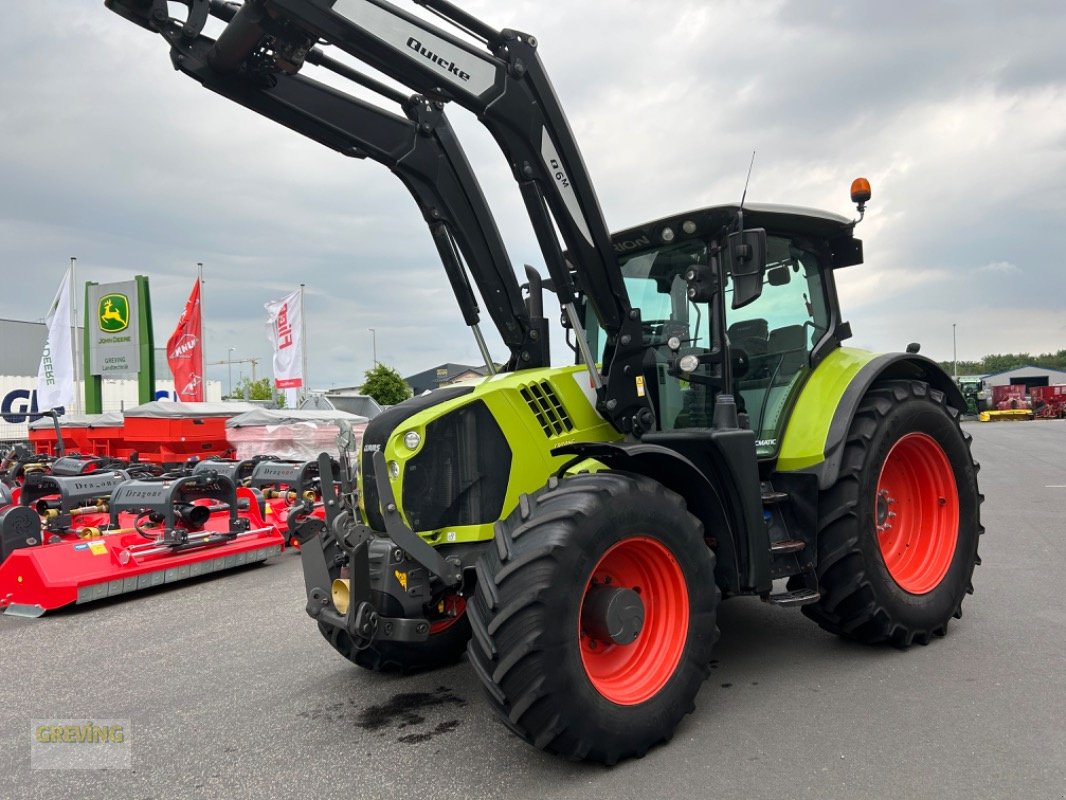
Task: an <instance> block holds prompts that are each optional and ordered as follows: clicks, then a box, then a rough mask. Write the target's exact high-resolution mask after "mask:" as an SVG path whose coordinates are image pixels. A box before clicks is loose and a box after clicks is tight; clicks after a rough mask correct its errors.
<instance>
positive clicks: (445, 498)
mask: <svg viewBox="0 0 1066 800" xmlns="http://www.w3.org/2000/svg"><path fill="white" fill-rule="evenodd" d="M510 474H511V448H510V447H509V446H508V444H507V439H506V438H505V437H504V435H503V431H502V430H500V426H499V425H498V424H497V423H496V420H495V419H494V418H493V416H492V413H491V412H490V411H489V409H488V407H487V406H486V405H485V404H484V403H483V402H481V401H480V400H477V401H474V402H471V403H468V404H467V405H465V406H462V407H460V408H457V409H455V410H454V411H452V412H451V413H449V414H445V415H444V416H443V417H440V418H439V419H436V420H434V421H433V422H431V423H429V425H427V426H426V436H425V442H424V444H423V445H422V449H421V450H420V451H419V452H418V454H417V455H415V456H414V457H412V458H411V459H410V460H409V461H408V462H407V467H406V468H405V470H404V478H403V510H404V513H406V514H407V519H408V521H409V522H410V523H411V527H412V528H414V529H415V530H416V531H429V530H434V529H438V528H444V527H448V526H453V525H483V524H485V523H489V522H494V521H496V520H497V519H499V517H500V514H501V513H502V511H503V501H504V498H505V496H506V494H507V482H508V479H509V478H510Z"/></svg>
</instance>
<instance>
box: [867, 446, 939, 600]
mask: <svg viewBox="0 0 1066 800" xmlns="http://www.w3.org/2000/svg"><path fill="white" fill-rule="evenodd" d="M874 525H875V526H876V530H877V541H878V544H879V545H880V546H881V555H882V557H883V558H884V560H885V566H886V567H888V572H889V574H890V575H891V576H892V579H893V580H895V582H896V583H897V584H898V585H899V587H900V588H901V589H903V590H904V591H906V592H910V593H911V594H926V593H928V592H931V591H932V590H933V589H935V588H936V587H937V586H938V585H939V584H940V581H942V580H943V579H944V576H945V575H946V574H947V572H948V568H949V567H950V566H951V561H952V559H953V558H954V556H955V546H956V544H957V543H958V539H959V493H958V487H957V486H956V484H955V473H954V471H953V470H952V469H951V463H950V462H949V461H948V457H947V454H945V453H944V449H943V448H942V447H941V446H940V445H939V444H938V443H937V442H936V440H935V439H933V438H932V437H931V436H928V435H926V434H924V433H909V434H907V435H906V436H903V437H902V438H900V439H899V441H897V442H896V443H895V444H894V445H892V449H891V450H889V452H888V457H887V458H886V459H885V464H884V466H883V467H882V468H881V475H880V477H879V478H878V480H877V493H876V495H875V497H874Z"/></svg>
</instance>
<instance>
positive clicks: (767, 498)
mask: <svg viewBox="0 0 1066 800" xmlns="http://www.w3.org/2000/svg"><path fill="white" fill-rule="evenodd" d="M788 498H789V494H788V492H775V491H774V490H772V489H771V490H770V491H768V492H763V493H762V504H763V505H764V506H772V505H776V504H777V503H783V502H785V501H786V500H788Z"/></svg>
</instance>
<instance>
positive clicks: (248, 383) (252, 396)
mask: <svg viewBox="0 0 1066 800" xmlns="http://www.w3.org/2000/svg"><path fill="white" fill-rule="evenodd" d="M271 384H272V382H271V380H270V378H260V379H259V380H257V381H253V380H252V379H251V378H249V377H247V376H246V377H243V378H241V379H240V380H239V381H237V385H236V386H234V387H233V394H232V395H230V398H231V399H232V398H240V399H241V400H273V401H274V402H275V403H276V404H277V407H278V408H284V407H285V394H284V393H283V392H277V391H275V390H274V387H273V386H272V385H271Z"/></svg>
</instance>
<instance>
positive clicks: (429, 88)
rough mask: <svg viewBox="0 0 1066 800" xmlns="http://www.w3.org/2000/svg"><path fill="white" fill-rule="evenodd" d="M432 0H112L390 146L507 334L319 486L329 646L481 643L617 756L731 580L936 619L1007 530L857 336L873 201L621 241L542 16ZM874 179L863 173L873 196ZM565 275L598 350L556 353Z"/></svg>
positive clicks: (403, 663) (535, 716)
mask: <svg viewBox="0 0 1066 800" xmlns="http://www.w3.org/2000/svg"><path fill="white" fill-rule="evenodd" d="M416 1H417V2H418V3H419V4H420V5H423V6H426V7H427V8H429V9H430V10H432V11H434V12H435V13H436V14H438V15H439V16H440V17H442V18H444V19H445V20H447V21H449V22H451V23H453V24H454V25H456V27H457V28H459V29H461V31H463V32H464V36H456V35H452V34H451V33H448V32H446V31H444V30H441V29H439V28H437V27H436V26H434V25H431V24H429V23H427V22H426V21H425V20H423V19H421V18H418V17H415V16H413V15H410V14H408V13H406V12H404V11H402V10H400V9H398V8H396V7H395V6H393V5H391V4H390V3H388V2H385V0H248V1H247V2H245V3H244V4H243V5H242V6H236V5H234V4H228V3H223V2H218V1H217V0H210V2H207V0H187V3H186V4H187V5H188V7H189V12H188V15H187V18H186V19H183V20H182V19H173V18H171V17H170V16H169V15H168V11H167V4H166V3H164V2H162V1H161V0H108V1H107V5H108V6H109V7H110V8H111V9H112V10H114V11H116V12H118V13H119V14H121V15H122V16H124V17H125V18H127V19H129V20H131V21H133V22H136V23H137V24H139V25H142V26H143V27H145V28H148V29H150V30H153V31H156V32H158V33H161V34H162V35H163V36H164V38H165V39H166V40H167V41H168V43H169V44H170V46H171V57H172V60H173V63H174V65H175V67H176V68H178V69H179V70H181V71H183V72H185V73H186V74H188V75H190V76H191V77H193V78H195V79H196V80H198V81H199V82H201V83H202V84H203V85H204V86H205V87H207V88H209V89H211V90H213V91H215V92H217V93H219V94H222V95H223V96H226V97H229V98H230V99H233V100H235V101H237V102H239V103H241V104H243V105H246V106H248V107H249V108H252V109H253V110H255V111H257V112H259V113H260V114H263V115H265V116H267V117H269V118H271V119H274V120H276V121H278V122H280V123H282V124H284V125H286V126H288V127H290V128H293V129H295V130H296V131H298V132H300V133H303V134H304V135H307V136H309V137H311V138H313V139H315V140H316V141H319V142H321V143H323V144H326V145H327V146H329V147H332V148H334V149H336V150H338V151H340V152H342V153H345V154H347V155H354V156H361V157H369V158H372V159H373V160H376V161H379V162H381V163H384V164H386V165H387V166H389V167H390V169H392V170H393V171H394V172H395V173H396V174H397V176H398V177H400V179H401V180H402V181H404V183H405V185H407V187H408V188H409V189H410V190H411V192H412V195H413V196H414V197H415V200H416V202H418V204H419V206H420V208H421V210H422V211H423V215H424V216H425V218H426V221H427V223H429V225H430V228H431V232H432V233H433V237H434V241H435V242H436V243H437V245H438V250H439V251H440V253H441V257H442V261H443V263H444V266H445V269H446V270H447V271H448V275H449V277H450V279H451V282H452V286H453V288H454V290H455V292H456V295H457V298H458V299H459V302H460V306H461V308H462V310H463V314H464V317H465V319H466V321H467V323H468V324H470V325H471V326H472V328H473V329H474V333H475V335H476V336H477V338H478V341H479V342H482V339H481V336H480V333H479V331H478V329H477V306H476V303H475V302H474V300H473V295H472V292H471V289H470V285H469V281H468V277H472V278H473V281H474V283H475V284H476V285H477V286H478V288H479V290H480V292H481V296H482V299H483V300H484V302H485V305H486V307H487V309H488V310H489V312H490V315H491V316H492V319H493V322H494V323H495V324H496V325H497V327H498V328H499V330H500V332H501V336H502V337H503V339H504V342H505V343H506V344H507V346H508V347H509V348H510V351H511V358H510V360H509V362H508V364H507V369H506V370H504V371H503V372H502V373H501V374H494V375H491V376H490V377H488V378H486V379H485V380H483V381H481V382H479V383H477V384H468V385H463V386H454V387H445V388H441V389H438V390H437V391H434V392H432V393H430V394H428V395H424V396H421V397H417V398H414V399H412V400H409V401H407V402H404V403H401V404H400V405H398V406H395V407H393V408H391V409H389V410H388V411H387V412H386V413H384V414H382V415H380V416H379V417H377V418H375V419H374V420H372V421H371V422H370V423H369V425H368V426H367V428H366V431H365V433H364V438H363V442H362V450H361V472H360V476H359V482H358V485H357V487H356V489H355V491H354V498H355V499H354V502H346V497H345V495H344V494H343V493H342V494H339V495H338V494H337V493H336V492H335V491H334V490H333V489H332V484H330V482H328V481H324V482H323V483H324V486H325V487H326V489H325V491H326V499H325V503H326V512H327V520H326V522H324V523H323V522H318V523H315V522H311V523H308V524H305V525H304V526H303V527H301V533H302V538H303V568H304V576H305V584H306V591H307V611H308V613H309V614H310V616H311V617H312V618H313V619H314V620H315V621H316V622H317V624H318V626H319V628H320V630H321V631H322V633H323V635H324V636H325V637H326V639H327V640H328V641H329V642H330V644H331V645H332V646H333V647H334V648H335V649H336V650H337V651H338V652H340V653H341V654H342V655H344V656H345V657H346V658H348V659H350V660H351V661H353V662H355V663H356V664H359V665H360V666H363V667H367V668H370V669H389V668H392V669H401V670H408V669H418V668H427V667H432V666H438V665H441V664H446V663H449V662H451V661H453V660H455V659H457V658H458V657H459V656H460V655H461V654H462V653H463V651H464V648H465V649H466V651H467V652H468V654H469V661H470V664H471V666H472V667H473V669H474V671H475V672H476V673H477V675H478V677H479V678H480V680H481V682H482V683H483V684H484V687H485V689H486V691H487V695H488V698H489V701H490V703H491V704H492V705H493V706H494V707H495V709H496V710H497V711H498V712H499V713H500V715H501V717H502V719H503V720H504V721H505V722H506V724H507V725H508V726H509V727H510V728H511V729H512V730H514V731H515V732H516V733H517V734H518V735H519V736H521V737H522V738H524V739H526V740H527V741H529V742H531V743H532V744H534V745H536V746H537V747H540V748H544V749H546V750H549V751H551V752H554V753H558V754H561V755H564V756H567V757H571V758H579V759H591V760H598V761H603V762H607V763H613V762H616V761H617V760H619V759H621V758H626V757H630V756H639V755H642V754H643V753H644V752H646V751H647V749H648V748H649V747H651V746H652V745H654V744H656V743H657V742H659V741H662V740H664V739H668V738H669V737H670V736H671V735H672V733H673V731H674V729H675V728H676V726H677V725H678V723H679V722H680V721H681V719H682V717H683V716H684V715H685V714H686V713H688V712H689V711H691V710H692V708H693V704H694V698H695V696H696V694H697V692H698V691H699V688H700V686H701V684H702V682H703V680H704V678H705V677H706V675H707V674H708V669H709V663H710V661H711V656H712V650H713V647H714V643H715V640H716V639H717V636H718V633H717V628H716V612H717V608H718V604H719V601H720V599H721V598H722V597H730V596H738V595H755V596H759V597H761V598H763V599H764V600H766V601H768V602H770V603H774V604H777V605H781V606H799V607H801V609H802V611H803V613H804V614H806V615H807V616H808V617H810V618H811V619H813V620H814V621H815V622H817V623H818V624H819V625H821V626H822V627H823V628H825V629H826V630H828V631H831V632H833V633H836V634H839V635H841V636H845V637H848V638H851V639H855V640H858V641H861V642H868V643H890V644H893V645H896V646H899V647H907V646H909V645H911V644H912V643H913V642H919V643H922V644H925V643H927V642H928V641H929V640H930V639H931V638H932V637H934V636H939V635H943V634H944V633H945V632H946V630H947V626H948V622H949V620H950V619H951V618H952V617H958V616H959V615H960V614H961V605H962V601H963V599H964V596H965V595H966V593H967V592H970V591H972V587H971V576H972V573H973V569H974V566H975V564H976V563H977V562H978V558H977V545H978V537H979V535H980V533H981V532H982V528H981V525H980V521H979V504H980V501H981V496H980V494H979V493H978V489H977V480H976V473H977V465H976V464H975V463H974V462H973V460H972V458H971V455H970V447H969V437H968V436H967V435H966V434H965V433H964V432H963V431H962V429H961V427H960V425H959V417H960V412H961V411H962V410H963V409H964V408H965V406H964V403H963V399H962V397H961V395H960V393H959V391H958V389H957V388H956V387H955V385H954V384H953V383H952V381H951V379H950V378H949V377H948V376H947V375H945V374H944V373H943V372H942V371H941V370H940V369H939V368H938V367H937V366H936V365H935V364H934V363H933V362H932V361H930V360H928V359H926V358H924V357H921V356H918V355H917V354H914V353H896V354H884V355H876V354H873V353H868V352H864V351H862V350H857V349H852V348H846V347H843V346H842V343H843V342H844V341H845V340H846V339H847V338H848V337H849V336H850V333H851V331H850V326H849V325H848V323H847V322H845V321H844V319H843V318H842V315H841V312H840V308H839V304H838V302H837V295H836V289H835V272H836V270H838V269H843V268H846V267H850V266H853V265H856V264H859V263H861V262H862V255H863V254H862V246H861V242H860V241H859V240H858V239H856V238H855V237H854V228H855V224H856V222H857V220H855V221H853V220H849V219H847V218H845V217H842V216H838V215H836V214H832V213H828V212H822V211H814V210H808V209H800V208H794V207H788V206H771V205H748V206H745V205H744V203H743V200H742V201H741V202H740V203H735V204H727V205H720V206H714V207H710V208H704V209H700V210H696V211H692V212H687V213H683V214H677V215H673V216H670V217H666V218H663V219H659V220H655V221H652V222H648V223H646V224H642V225H638V226H634V227H632V228H629V229H627V230H624V231H621V232H619V233H615V234H613V235H612V234H610V233H609V232H608V229H607V227H606V224H605V222H604V219H603V216H602V213H601V211H600V207H599V203H598V200H597V197H596V194H595V192H594V190H593V187H592V184H591V181H590V179H589V176H588V174H587V171H586V169H585V166H584V164H583V162H582V159H581V156H580V153H579V151H578V148H577V144H576V142H575V141H574V137H573V135H572V133H571V131H570V129H569V125H568V123H567V121H566V118H565V116H564V115H563V112H562V109H561V107H560V105H559V102H558V99H557V97H556V95H555V92H554V90H553V89H552V87H551V84H550V82H549V80H548V77H547V75H546V73H545V71H544V67H543V65H542V63H541V61H540V58H539V56H538V54H537V48H538V42H537V40H536V39H535V38H534V37H533V36H530V35H528V34H525V33H521V32H518V31H513V30H503V31H498V30H496V29H494V28H492V27H491V26H488V25H486V24H485V23H483V22H481V21H480V20H477V19H475V18H474V17H472V16H471V15H469V14H467V13H465V12H464V11H462V10H461V9H458V8H456V7H455V6H454V5H452V4H451V3H449V2H446V0H416ZM210 16H215V17H217V18H219V19H220V20H222V21H223V22H224V23H225V27H224V28H222V30H221V33H220V34H219V35H218V37H217V39H211V38H209V37H208V36H206V35H205V34H204V29H205V23H206V21H207V20H208V18H209V17H210ZM474 40H476V43H473V42H474ZM322 45H329V46H333V47H336V48H338V49H339V50H342V51H344V52H346V53H347V54H349V55H350V56H354V57H355V58H357V59H359V60H361V61H363V62H365V63H367V64H369V65H371V66H372V67H374V68H376V69H377V70H380V71H381V72H383V73H385V74H386V75H388V76H390V77H391V78H393V79H395V80H397V81H399V82H400V83H402V84H404V85H406V86H408V87H411V88H412V89H413V90H415V91H416V92H419V93H420V94H419V95H415V96H414V97H412V98H403V97H402V96H400V97H397V96H396V94H395V93H391V94H390V92H392V90H389V89H386V88H384V87H381V86H380V85H377V84H374V82H372V81H370V80H369V79H367V78H365V77H364V76H362V75H361V74H360V73H357V72H356V71H355V70H353V69H352V68H351V67H349V66H347V65H345V64H342V63H341V62H339V61H337V60H335V59H332V58H330V57H329V56H327V55H325V52H324V50H323V47H322ZM308 64H310V65H315V66H318V67H320V68H324V69H326V70H328V71H330V72H332V73H333V74H334V75H339V76H341V77H345V78H349V79H351V80H355V81H357V82H359V83H362V84H363V85H364V86H370V87H371V88H374V89H375V90H377V91H378V92H379V94H382V95H384V96H385V97H386V98H387V99H390V100H396V101H397V102H399V103H400V104H401V106H402V108H403V110H404V113H405V117H400V116H398V115H395V114H391V113H389V112H386V111H383V110H381V109H377V108H376V107H374V106H370V105H369V104H367V103H364V102H363V101H360V100H356V99H355V98H352V97H350V96H348V95H347V94H345V93H343V92H341V91H339V90H337V89H335V88H332V87H329V86H326V85H324V84H322V83H318V82H316V81H315V80H313V79H311V78H309V77H307V76H306V75H303V74H301V72H302V71H303V70H304V67H305V66H306V65H308ZM448 102H454V103H456V104H457V105H460V106H462V107H464V108H466V109H468V110H470V111H472V112H473V113H475V114H476V115H477V116H478V119H479V120H480V121H481V122H482V123H484V124H485V125H486V127H487V128H488V129H489V131H490V132H491V133H492V135H493V136H494V138H495V139H496V141H497V142H498V144H499V145H500V147H501V149H502V150H503V152H504V154H505V155H506V157H507V158H508V160H509V162H510V164H511V166H512V169H513V173H514V177H515V179H516V180H517V182H518V184H519V188H520V190H521V195H522V198H523V201H524V202H525V205H526V209H527V212H528V214H529V216H530V219H531V221H532V223H533V228H534V230H535V232H536V234H537V237H538V241H539V244H540V246H541V250H542V252H543V255H544V260H545V265H546V267H547V271H548V273H549V276H550V283H549V282H548V281H545V282H544V283H543V284H542V282H541V280H540V277H539V276H538V275H537V274H536V273H535V272H534V271H532V270H527V274H528V275H529V284H528V286H527V290H528V297H527V298H526V301H525V303H524V304H523V303H521V302H516V299H518V298H520V297H521V293H520V289H519V287H518V285H517V282H516V281H515V279H514V275H513V272H512V271H511V270H510V266H509V264H507V262H506V260H505V259H506V257H505V256H503V255H502V252H501V251H499V250H498V249H497V247H498V234H497V232H496V229H495V225H494V223H492V221H491V216H490V215H489V214H488V213H487V209H485V208H484V207H483V206H484V200H483V198H482V196H481V193H480V190H479V188H478V187H477V184H476V182H475V181H474V179H473V175H472V174H470V171H469V167H468V165H467V163H466V161H465V158H464V157H463V155H462V151H461V150H460V149H459V147H458V143H457V142H456V141H455V140H454V138H453V137H452V136H451V135H450V128H448V126H447V121H446V119H445V118H444V115H443V108H444V105H445V104H446V103H448ZM390 137H391V138H390ZM869 194H870V192H869V185H868V184H867V183H866V182H865V181H861V180H860V181H857V182H856V184H855V185H854V186H853V199H854V200H855V201H856V202H857V203H858V204H859V211H860V213H861V212H862V211H863V209H864V204H865V202H866V201H867V200H868V199H869ZM471 212H475V213H473V214H471ZM860 219H861V216H860ZM560 238H561V241H560ZM460 256H461V257H462V258H463V259H465V261H466V264H465V268H464V265H463V264H461V263H460ZM544 288H550V289H551V291H553V292H554V294H555V296H556V298H557V300H558V301H559V303H560V305H561V307H562V310H563V324H564V327H565V328H566V335H567V340H568V343H569V344H571V346H572V349H573V350H574V352H575V354H576V362H577V363H576V365H575V366H569V367H549V366H547V362H546V353H547V352H548V349H547V342H546V338H547V325H546V323H545V321H544V319H543V317H542V313H543V312H542V299H541V292H542V290H543V289H544ZM482 349H483V351H484V347H483V348H482ZM488 360H489V359H488V358H487V353H486V361H488ZM328 469H329V464H328V460H327V459H323V460H322V473H323V475H325V474H326V471H327V470H328Z"/></svg>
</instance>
